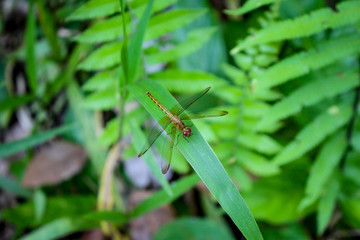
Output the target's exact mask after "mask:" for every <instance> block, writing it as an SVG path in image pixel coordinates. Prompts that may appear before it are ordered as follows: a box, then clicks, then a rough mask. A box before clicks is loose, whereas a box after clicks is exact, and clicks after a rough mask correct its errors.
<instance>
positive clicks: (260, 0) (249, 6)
mask: <svg viewBox="0 0 360 240" xmlns="http://www.w3.org/2000/svg"><path fill="white" fill-rule="evenodd" d="M278 1H279V0H249V1H246V2H245V4H244V6H242V7H241V8H238V9H236V10H225V11H224V12H225V13H226V14H228V15H235V16H236V15H241V14H245V13H247V12H250V11H252V10H254V9H257V8H259V7H262V6H265V5H268V4H271V3H274V2H278Z"/></svg>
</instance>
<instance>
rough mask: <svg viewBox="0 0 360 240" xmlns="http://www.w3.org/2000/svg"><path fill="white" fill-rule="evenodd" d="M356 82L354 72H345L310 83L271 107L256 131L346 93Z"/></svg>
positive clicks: (356, 78) (356, 77) (356, 76)
mask: <svg viewBox="0 0 360 240" xmlns="http://www.w3.org/2000/svg"><path fill="white" fill-rule="evenodd" d="M358 81H359V80H358V74H357V73H356V72H347V73H344V74H341V75H340V74H339V75H333V76H331V77H329V78H327V77H324V78H321V79H318V80H316V81H311V82H309V83H307V84H306V85H304V86H302V87H300V88H298V89H297V90H295V91H294V92H293V93H291V94H290V95H289V96H287V97H286V98H284V99H282V100H281V101H279V102H278V103H276V104H275V105H273V107H271V108H270V109H269V111H268V112H267V113H266V114H264V115H263V118H262V119H261V120H260V121H259V123H258V125H257V127H256V129H257V130H260V131H261V130H262V129H263V128H266V127H267V126H269V125H272V124H274V123H275V122H277V121H279V120H281V119H284V118H287V117H289V116H291V115H294V114H296V113H298V112H300V111H301V109H302V108H303V107H308V106H311V105H314V104H316V103H318V102H320V101H322V100H324V99H326V98H331V97H334V96H336V95H338V94H341V93H344V92H347V91H349V90H351V89H352V88H355V87H356V86H357V85H359V82H358Z"/></svg>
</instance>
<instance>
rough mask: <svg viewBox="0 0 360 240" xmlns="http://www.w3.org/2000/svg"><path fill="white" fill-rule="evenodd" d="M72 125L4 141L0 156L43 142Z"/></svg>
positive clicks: (67, 129) (71, 127) (0, 148)
mask: <svg viewBox="0 0 360 240" xmlns="http://www.w3.org/2000/svg"><path fill="white" fill-rule="evenodd" d="M73 127H74V125H66V126H62V127H59V128H55V129H52V130H49V131H46V132H43V133H38V134H36V135H34V136H31V137H28V138H25V139H21V140H17V141H14V142H10V143H5V144H1V145H0V157H6V156H9V155H11V154H14V153H17V152H19V151H24V150H27V149H29V148H32V147H34V146H36V145H38V144H40V143H43V142H45V141H47V140H49V139H51V138H53V137H55V136H57V135H60V134H63V133H65V132H67V131H69V130H71V129H73Z"/></svg>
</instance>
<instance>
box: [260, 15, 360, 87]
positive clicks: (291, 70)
mask: <svg viewBox="0 0 360 240" xmlns="http://www.w3.org/2000/svg"><path fill="white" fill-rule="evenodd" d="M359 15H360V14H359ZM359 52H360V35H359V34H352V35H350V36H345V37H341V38H336V39H332V40H329V41H326V42H324V43H322V44H321V45H320V46H319V47H318V48H313V49H311V50H309V51H307V52H301V53H299V54H296V55H293V56H291V57H288V58H286V59H284V60H283V61H281V62H279V63H277V64H275V65H274V66H272V67H270V68H268V69H267V70H266V71H265V72H263V74H260V75H259V76H258V77H257V79H254V80H253V87H254V91H256V90H258V89H259V90H260V89H268V88H271V87H273V86H276V85H279V84H282V83H285V82H287V81H289V80H291V79H294V78H296V77H300V76H303V75H305V74H307V73H309V72H310V71H312V70H317V69H320V68H321V67H324V66H327V65H329V64H331V63H333V62H335V61H337V60H339V59H342V58H344V57H346V56H349V55H353V54H357V53H359Z"/></svg>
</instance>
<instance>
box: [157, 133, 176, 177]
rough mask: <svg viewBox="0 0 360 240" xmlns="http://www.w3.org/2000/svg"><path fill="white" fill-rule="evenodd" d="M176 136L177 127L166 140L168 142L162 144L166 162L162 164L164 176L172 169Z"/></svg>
mask: <svg viewBox="0 0 360 240" xmlns="http://www.w3.org/2000/svg"><path fill="white" fill-rule="evenodd" d="M175 136H176V127H172V128H171V131H170V134H169V138H170V139H169V138H167V139H166V142H165V143H164V144H162V149H163V151H162V153H163V154H162V156H163V157H164V161H163V162H162V163H161V172H162V173H163V174H165V173H167V171H168V170H169V167H170V163H171V159H172V155H173V150H174V143H175Z"/></svg>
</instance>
